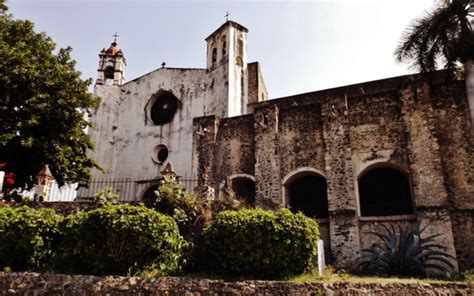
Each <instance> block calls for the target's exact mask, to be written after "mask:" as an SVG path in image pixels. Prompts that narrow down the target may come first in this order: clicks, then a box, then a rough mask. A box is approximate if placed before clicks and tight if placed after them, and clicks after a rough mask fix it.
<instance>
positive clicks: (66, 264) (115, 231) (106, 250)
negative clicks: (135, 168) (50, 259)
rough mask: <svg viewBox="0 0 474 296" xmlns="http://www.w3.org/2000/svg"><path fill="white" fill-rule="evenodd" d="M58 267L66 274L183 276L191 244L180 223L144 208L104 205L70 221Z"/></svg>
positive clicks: (62, 226)
mask: <svg viewBox="0 0 474 296" xmlns="http://www.w3.org/2000/svg"><path fill="white" fill-rule="evenodd" d="M61 229H62V231H63V233H64V235H63V240H62V244H61V245H60V246H59V250H58V261H57V265H56V269H57V270H59V271H62V272H66V273H82V274H96V275H105V274H135V273H138V272H141V271H144V270H147V269H148V270H149V269H153V270H154V272H155V273H156V274H158V275H165V274H173V273H176V272H179V271H180V269H181V268H182V265H183V264H184V259H183V253H184V252H185V250H186V248H187V242H186V241H185V240H184V239H183V238H182V237H181V235H180V234H179V231H178V227H177V225H176V222H175V221H174V220H173V219H172V218H171V217H168V216H166V215H163V214H160V213H158V212H156V211H154V210H153V209H148V208H146V207H144V206H131V205H105V206H103V207H101V208H99V209H96V210H93V211H90V212H80V213H77V214H74V215H70V216H68V217H66V218H65V219H64V221H63V223H62V225H61Z"/></svg>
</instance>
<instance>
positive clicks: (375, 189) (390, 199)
mask: <svg viewBox="0 0 474 296" xmlns="http://www.w3.org/2000/svg"><path fill="white" fill-rule="evenodd" d="M359 201H360V213H361V216H392V215H410V214H413V213H414V210H413V200H412V196H411V188H410V181H409V179H408V176H407V175H406V174H404V173H402V172H400V171H398V170H396V169H393V168H386V167H385V168H374V169H371V170H369V171H367V172H366V173H364V174H363V175H362V176H361V177H359Z"/></svg>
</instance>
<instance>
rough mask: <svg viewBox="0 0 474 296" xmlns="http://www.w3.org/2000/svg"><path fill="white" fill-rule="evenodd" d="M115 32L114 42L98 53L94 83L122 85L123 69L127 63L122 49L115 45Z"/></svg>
mask: <svg viewBox="0 0 474 296" xmlns="http://www.w3.org/2000/svg"><path fill="white" fill-rule="evenodd" d="M117 37H118V35H117V33H115V35H114V42H112V43H111V44H110V47H109V48H108V49H107V50H106V49H105V48H104V49H102V50H101V51H100V53H99V69H98V70H97V80H96V82H95V84H96V85H122V84H123V82H124V75H123V72H124V69H125V66H126V65H127V63H126V60H125V57H124V55H123V52H122V50H121V49H120V48H119V47H118V45H117Z"/></svg>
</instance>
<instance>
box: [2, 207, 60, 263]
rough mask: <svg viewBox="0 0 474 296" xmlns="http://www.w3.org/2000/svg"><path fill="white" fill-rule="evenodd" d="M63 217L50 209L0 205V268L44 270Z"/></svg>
mask: <svg viewBox="0 0 474 296" xmlns="http://www.w3.org/2000/svg"><path fill="white" fill-rule="evenodd" d="M61 220H62V217H61V216H59V215H57V214H56V213H55V212H54V210H51V209H39V210H34V209H30V208H29V207H27V206H22V207H1V208H0V269H3V268H10V269H12V270H14V271H19V270H44V269H46V268H48V267H49V262H50V261H51V257H52V255H53V250H54V245H55V243H56V242H57V240H58V238H59V236H60V232H59V223H60V222H61Z"/></svg>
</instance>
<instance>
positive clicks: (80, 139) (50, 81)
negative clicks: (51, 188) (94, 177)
mask: <svg viewBox="0 0 474 296" xmlns="http://www.w3.org/2000/svg"><path fill="white" fill-rule="evenodd" d="M0 5H4V4H3V2H2V3H0ZM0 9H1V8H0ZM54 51H55V44H54V42H53V41H52V40H51V38H50V37H48V36H47V35H46V34H45V33H36V32H35V31H34V28H33V23H32V22H30V21H25V20H15V19H13V17H12V16H11V15H8V14H6V13H0V114H1V116H0V163H2V164H4V165H5V164H6V166H5V168H4V169H3V170H5V171H6V172H7V173H10V174H14V175H15V182H14V184H13V185H12V187H13V188H18V187H31V186H32V185H33V183H34V182H35V180H34V176H35V175H36V174H37V173H38V172H39V171H40V169H41V168H42V167H43V166H44V165H45V164H48V165H49V167H50V168H51V171H52V173H53V175H54V176H55V178H56V179H57V181H58V183H59V184H60V185H62V184H63V183H64V182H79V183H81V184H84V183H86V182H87V181H88V180H89V179H90V174H89V170H90V169H91V168H93V167H97V165H96V163H95V162H94V161H93V160H92V159H90V158H88V157H87V156H86V152H87V151H88V150H89V149H92V148H93V144H92V140H91V138H90V136H89V135H87V134H86V132H85V129H86V128H87V127H89V126H90V124H89V122H88V121H87V118H86V115H88V114H90V111H91V108H93V107H95V106H96V105H97V104H98V100H97V99H96V98H94V97H93V96H92V95H91V94H90V93H89V92H88V86H89V85H90V84H91V82H92V81H91V80H90V79H89V80H87V81H83V80H81V77H80V76H81V73H80V72H78V71H77V70H76V69H75V61H74V60H72V59H71V48H70V47H68V48H61V49H59V51H57V52H56V53H55V52H54Z"/></svg>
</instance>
